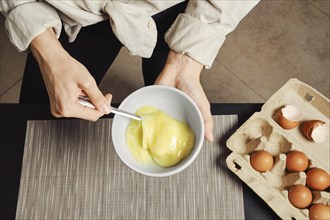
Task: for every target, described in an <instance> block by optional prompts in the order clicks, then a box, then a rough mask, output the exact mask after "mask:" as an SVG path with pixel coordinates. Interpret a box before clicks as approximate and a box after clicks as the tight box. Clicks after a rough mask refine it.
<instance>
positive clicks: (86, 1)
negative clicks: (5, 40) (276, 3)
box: [0, 0, 259, 68]
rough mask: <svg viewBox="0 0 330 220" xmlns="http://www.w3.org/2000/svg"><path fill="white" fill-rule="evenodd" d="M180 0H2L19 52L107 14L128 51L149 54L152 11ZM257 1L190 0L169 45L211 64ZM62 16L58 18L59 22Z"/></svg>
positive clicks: (152, 42) (170, 33) (153, 33)
mask: <svg viewBox="0 0 330 220" xmlns="http://www.w3.org/2000/svg"><path fill="white" fill-rule="evenodd" d="M182 1H183V0H0V10H1V13H2V14H4V16H5V17H6V22H5V26H6V31H7V34H8V37H9V39H10V41H11V42H12V43H13V44H14V46H15V47H16V48H17V49H18V50H19V51H28V50H29V45H30V43H31V41H32V39H33V38H34V37H36V36H37V35H38V34H40V33H42V32H44V31H45V30H46V29H47V28H50V27H52V28H53V29H54V31H55V34H56V36H57V37H59V35H60V33H61V29H62V22H63V28H64V30H65V32H66V33H67V35H68V36H69V40H70V42H72V41H74V40H75V38H76V36H77V35H78V33H79V31H80V29H81V28H82V27H85V26H88V25H92V24H95V23H98V22H100V21H104V20H106V19H109V21H110V24H111V27H112V30H113V32H114V33H115V35H116V36H117V38H118V39H119V40H120V41H121V43H122V44H123V45H124V46H125V47H127V49H128V50H129V52H130V54H131V55H139V56H141V57H145V58H148V57H150V56H151V55H152V52H153V49H154V47H155V44H156V41H157V27H156V25H155V22H154V20H153V19H152V17H151V16H152V15H154V14H157V13H159V12H161V11H163V10H165V9H167V8H169V7H171V6H173V5H175V4H178V3H180V2H182ZM258 2H259V0H190V1H189V2H188V5H187V8H186V10H185V13H182V14H179V15H178V17H177V19H176V20H175V22H174V23H173V24H172V26H171V27H170V28H169V30H168V31H167V32H166V34H165V36H164V37H165V41H166V42H167V43H168V46H169V47H170V48H171V49H172V50H174V51H176V52H179V53H184V54H186V55H188V56H189V57H191V58H193V59H194V60H196V61H197V62H199V63H201V64H203V65H204V66H205V67H206V68H210V67H211V65H212V63H213V61H214V59H215V57H216V55H217V53H218V51H219V49H220V47H221V45H222V44H223V42H224V40H225V37H226V35H227V34H228V33H230V32H231V31H233V30H234V29H235V28H236V26H237V25H238V23H239V21H240V20H242V19H243V17H244V16H245V15H247V13H248V12H249V11H250V10H251V9H252V8H253V7H254V6H255V5H256V4H257V3H258ZM61 21H62V22H61Z"/></svg>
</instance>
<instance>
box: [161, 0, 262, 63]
mask: <svg viewBox="0 0 330 220" xmlns="http://www.w3.org/2000/svg"><path fill="white" fill-rule="evenodd" d="M258 2H259V1H258V0H256V1H254V0H253V1H252V0H246V1H224V0H222V1H220V0H208V1H207V0H205V1H196V0H195V1H192V0H191V1H189V3H188V6H187V8H186V11H185V13H184V14H180V15H179V16H178V18H177V19H176V21H175V22H174V24H173V25H172V26H171V28H170V29H169V30H168V31H167V33H166V34H165V40H166V42H167V43H168V45H169V47H170V48H171V49H172V50H174V51H176V52H178V53H185V54H187V55H188V56H190V57H191V58H193V59H194V60H196V61H198V62H199V63H202V64H203V65H204V66H205V67H206V68H210V67H211V66H212V63H213V61H214V59H215V57H216V55H217V53H218V51H219V49H220V47H221V46H222V44H223V43H224V41H225V39H226V35H227V34H228V33H230V32H231V31H233V30H234V29H235V28H236V26H237V25H238V23H239V22H240V21H241V20H242V19H243V18H244V17H245V16H246V15H247V14H248V12H249V11H250V10H251V9H252V8H253V7H254V6H255V5H256V4H257V3H258Z"/></svg>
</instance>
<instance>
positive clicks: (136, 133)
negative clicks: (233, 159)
mask: <svg viewBox="0 0 330 220" xmlns="http://www.w3.org/2000/svg"><path fill="white" fill-rule="evenodd" d="M136 114H137V115H139V116H142V120H141V121H136V120H132V121H131V122H130V124H129V125H128V127H127V129H126V142H127V145H128V146H129V148H130V151H131V152H132V154H133V156H134V157H135V158H136V159H137V160H139V161H141V162H143V163H149V162H151V161H152V160H153V161H154V162H155V163H156V164H158V165H159V166H162V167H170V166H174V165H176V164H177V163H179V162H180V161H181V160H183V159H184V158H186V157H187V156H188V155H189V154H190V153H191V151H192V149H193V147H194V144H195V134H194V132H193V130H192V129H191V128H190V126H189V125H188V124H187V123H185V122H182V121H178V120H176V119H174V118H172V117H170V116H169V115H168V114H166V113H165V112H164V111H162V110H160V109H157V108H155V107H151V106H144V107H141V108H139V109H138V110H137V111H136Z"/></svg>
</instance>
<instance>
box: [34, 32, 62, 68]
mask: <svg viewBox="0 0 330 220" xmlns="http://www.w3.org/2000/svg"><path fill="white" fill-rule="evenodd" d="M30 48H31V51H32V53H33V56H34V57H35V58H36V60H37V61H38V63H39V65H43V64H45V63H48V64H50V63H52V62H56V61H57V60H58V59H59V57H60V56H63V55H67V52H66V51H65V50H64V49H63V47H62V45H61V43H60V42H59V41H58V39H57V38H56V36H55V33H54V31H53V29H52V28H48V29H47V30H46V31H44V32H43V33H41V34H39V35H38V36H36V37H35V38H34V39H33V40H32V41H31V44H30Z"/></svg>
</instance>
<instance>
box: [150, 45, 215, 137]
mask: <svg viewBox="0 0 330 220" xmlns="http://www.w3.org/2000/svg"><path fill="white" fill-rule="evenodd" d="M202 70H203V65H202V64H200V63H198V62H196V61H195V60H193V59H191V58H190V57H188V56H186V55H184V54H180V53H177V52H175V51H172V50H171V51H170V52H169V55H168V58H167V61H166V64H165V67H164V69H163V71H162V72H161V73H160V74H159V76H158V78H157V80H156V82H155V84H161V85H168V86H172V87H175V88H178V89H180V90H182V91H183V92H185V93H186V94H187V95H189V96H190V97H191V98H192V99H193V101H194V102H195V103H196V104H197V106H198V108H199V109H200V111H201V113H202V116H203V118H204V125H205V138H206V140H208V141H210V142H213V134H212V130H213V126H214V122H213V118H212V115H211V111H210V103H209V101H208V100H207V97H206V95H205V93H204V90H203V88H202V85H201V84H200V74H201V72H202Z"/></svg>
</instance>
